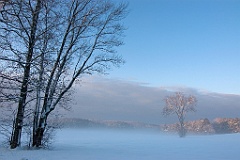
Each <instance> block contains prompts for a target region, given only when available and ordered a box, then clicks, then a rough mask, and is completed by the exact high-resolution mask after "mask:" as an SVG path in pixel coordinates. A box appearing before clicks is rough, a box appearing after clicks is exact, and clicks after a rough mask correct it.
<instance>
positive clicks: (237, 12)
mask: <svg viewBox="0 0 240 160" xmlns="http://www.w3.org/2000/svg"><path fill="white" fill-rule="evenodd" d="M125 1H128V2H129V10H130V13H129V15H128V17H127V18H126V19H125V20H124V21H123V23H124V24H125V26H126V27H128V30H127V31H126V32H125V35H126V37H125V39H124V42H125V45H124V46H122V47H121V48H118V49H117V51H118V52H119V53H120V54H121V55H122V56H123V58H124V59H125V60H126V64H124V66H122V67H120V68H119V69H118V68H117V69H116V68H114V69H113V70H111V71H110V72H109V73H110V74H109V77H111V78H118V79H124V80H129V81H136V82H140V83H146V84H148V85H150V86H154V87H165V86H167V87H169V86H175V87H176V86H180V87H182V86H185V87H192V88H197V89H201V90H207V91H210V92H220V93H229V94H240V65H239V64H240V9H239V8H240V0H125Z"/></svg>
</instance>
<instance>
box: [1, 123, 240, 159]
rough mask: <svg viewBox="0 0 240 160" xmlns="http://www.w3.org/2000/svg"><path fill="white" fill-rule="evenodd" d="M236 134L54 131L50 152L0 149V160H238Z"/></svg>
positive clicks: (238, 144)
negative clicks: (179, 134) (53, 140)
mask: <svg viewBox="0 0 240 160" xmlns="http://www.w3.org/2000/svg"><path fill="white" fill-rule="evenodd" d="M239 146H240V134H226V135H187V137H185V138H179V137H178V135H176V134H170V135H168V134H162V133H160V132H158V131H143V130H111V129H101V130H98V129H69V128H68V129H62V130H58V131H57V134H56V137H55V142H54V143H53V145H52V148H51V149H50V150H43V149H40V150H25V149H22V148H18V149H15V150H10V149H7V148H4V147H2V146H1V147H0V160H135V159H136V160H155V159H162V160H239V159H240V152H239Z"/></svg>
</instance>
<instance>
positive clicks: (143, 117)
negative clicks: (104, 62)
mask: <svg viewBox="0 0 240 160" xmlns="http://www.w3.org/2000/svg"><path fill="white" fill-rule="evenodd" d="M176 91H180V92H184V93H185V94H186V95H188V94H191V95H194V96H195V97H196V98H197V106H196V110H197V111H196V112H195V113H189V114H188V115H187V117H186V120H197V119H203V118H208V119H209V120H213V119H215V118H218V117H222V118H225V117H226V118H227V117H228V118H235V117H240V107H239V99H240V95H234V94H222V93H213V92H208V91H203V90H200V89H194V88H188V87H164V86H160V87H152V86H148V84H142V83H137V82H134V81H125V80H114V79H107V78H101V77H93V78H89V77H88V78H86V79H84V80H83V83H82V84H81V86H76V88H75V93H74V97H73V104H70V106H71V107H72V109H71V111H70V112H68V111H67V112H64V114H65V115H66V117H73V118H84V119H95V120H120V121H137V122H144V123H153V124H160V123H161V124H163V123H175V122H176V121H177V119H176V116H174V115H173V116H169V117H167V118H165V117H164V116H163V115H162V108H163V107H164V105H165V104H164V101H163V99H164V98H165V97H166V96H167V95H172V94H173V93H174V92H176Z"/></svg>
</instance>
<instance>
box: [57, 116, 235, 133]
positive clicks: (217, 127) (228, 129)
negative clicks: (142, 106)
mask: <svg viewBox="0 0 240 160" xmlns="http://www.w3.org/2000/svg"><path fill="white" fill-rule="evenodd" d="M62 126H63V127H70V128H72V127H74V128H114V129H159V130H161V131H163V132H177V130H178V126H179V125H178V123H175V124H161V125H155V124H146V123H140V122H128V121H114V120H108V121H97V120H89V119H78V118H65V119H63V120H62ZM185 128H186V129H187V132H188V133H195V134H224V133H240V118H216V119H214V120H213V121H212V122H210V121H209V120H208V119H207V118H205V119H200V120H194V121H188V122H186V123H185Z"/></svg>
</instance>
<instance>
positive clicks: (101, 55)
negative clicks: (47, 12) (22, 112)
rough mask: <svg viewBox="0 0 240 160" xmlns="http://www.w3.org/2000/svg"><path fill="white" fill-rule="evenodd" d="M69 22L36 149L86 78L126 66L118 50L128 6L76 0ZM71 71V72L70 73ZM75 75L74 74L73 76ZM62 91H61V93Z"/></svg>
mask: <svg viewBox="0 0 240 160" xmlns="http://www.w3.org/2000/svg"><path fill="white" fill-rule="evenodd" d="M66 7H67V9H66V11H67V12H66V13H65V14H66V15H65V16H64V17H63V18H65V17H66V19H65V20H64V21H63V22H64V23H63V24H62V25H61V28H60V35H59V36H58V39H60V43H58V44H57V45H56V47H58V48H57V50H56V54H55V55H56V56H55V59H54V63H53V64H54V65H53V66H52V68H51V71H50V74H49V77H48V79H47V84H46V88H45V91H44V98H43V104H42V107H41V115H40V116H39V120H38V128H37V130H36V134H35V136H34V143H33V146H37V147H39V146H41V141H42V138H43V133H44V130H45V127H46V125H47V123H46V121H47V118H48V116H49V114H50V113H51V112H52V111H53V110H54V109H55V107H56V106H57V105H58V104H59V103H60V102H61V101H62V100H63V98H64V96H65V95H66V94H68V93H69V90H70V89H71V88H72V86H73V84H74V82H75V81H76V80H77V79H78V78H79V77H81V76H82V75H84V74H93V73H94V72H98V73H104V72H105V70H106V69H108V68H109V67H110V66H111V65H114V66H118V65H119V64H121V63H123V60H122V58H121V57H119V56H118V55H117V54H116V53H115V50H114V47H117V46H120V45H122V44H123V43H122V40H121V38H120V37H121V35H122V32H123V30H124V27H123V26H122V25H121V24H120V23H119V21H120V20H122V19H123V18H124V17H125V16H126V7H127V5H126V4H119V5H116V4H114V3H113V2H111V1H104V2H102V1H101V3H100V2H99V0H81V1H80V0H75V1H72V3H71V4H70V5H69V4H66ZM70 70H71V72H69V71H70ZM70 73H71V74H70ZM57 89H58V90H57Z"/></svg>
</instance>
